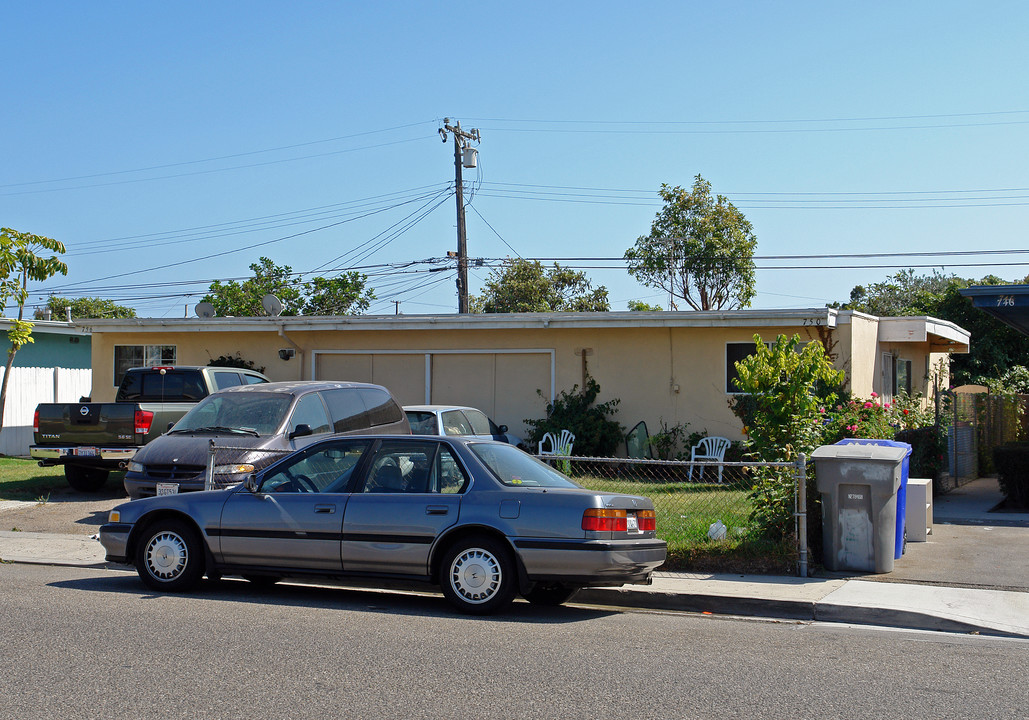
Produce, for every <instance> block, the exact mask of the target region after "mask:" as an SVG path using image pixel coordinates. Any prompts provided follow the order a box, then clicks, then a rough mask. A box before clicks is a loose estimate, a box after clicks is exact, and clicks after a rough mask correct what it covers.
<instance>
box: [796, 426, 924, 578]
mask: <svg viewBox="0 0 1029 720" xmlns="http://www.w3.org/2000/svg"><path fill="white" fill-rule="evenodd" d="M909 452H910V451H909V450H907V449H905V448H899V447H887V446H883V445H823V446H821V447H819V448H818V449H816V450H815V451H814V452H813V453H811V458H812V459H813V460H814V461H815V474H816V476H817V486H818V492H819V493H820V494H821V496H822V550H823V561H824V563H825V567H826V568H827V569H828V570H861V571H865V572H876V573H888V572H892V571H893V561H894V550H895V547H896V534H897V531H896V528H897V491H898V490H899V489H900V484H901V472H902V465H903V462H904V459H905V458H906V457H907V455H908V453H909Z"/></svg>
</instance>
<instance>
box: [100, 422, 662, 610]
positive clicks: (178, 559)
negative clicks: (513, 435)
mask: <svg viewBox="0 0 1029 720" xmlns="http://www.w3.org/2000/svg"><path fill="white" fill-rule="evenodd" d="M655 531H656V527H655V514H654V505H653V503H652V502H651V501H650V500H649V499H648V498H644V497H635V496H631V495H621V494H616V493H605V492H595V491H592V490H586V489H584V488H582V487H580V486H578V485H576V484H575V483H574V482H572V481H571V480H569V479H568V478H567V477H565V476H564V475H562V474H561V473H559V472H557V471H556V470H554V469H552V468H551V467H549V466H548V465H546V464H544V463H541V462H539V461H538V460H536V459H535V458H533V457H531V456H530V455H527V454H526V453H524V452H522V451H521V450H519V449H517V448H516V447H514V446H512V445H508V444H506V443H499V442H492V441H477V440H470V439H466V438H459V437H447V438H442V437H440V438H428V437H411V436H410V435H408V436H375V437H355V436H349V437H335V438H332V439H328V440H323V441H321V442H318V443H315V444H312V445H310V446H308V447H306V448H304V449H303V450H299V451H297V452H295V453H293V454H291V455H288V456H286V457H285V458H283V459H282V460H280V461H279V462H277V463H275V464H274V465H271V466H269V467H268V468H265V469H264V470H262V471H261V472H260V473H257V474H255V475H252V476H250V477H248V478H247V480H246V482H245V483H243V484H242V485H239V486H236V487H234V488H228V489H225V490H212V491H206V492H196V493H186V494H181V495H169V496H163V497H155V498H146V499H142V500H134V501H132V502H127V503H124V504H122V505H119V506H118V507H116V508H115V509H114V510H113V511H112V512H111V515H110V518H109V522H108V523H107V524H106V525H104V526H102V527H101V528H100V542H101V543H103V546H104V548H105V549H106V552H107V559H108V560H109V561H112V562H119V563H126V564H131V565H135V567H136V570H137V572H138V573H139V576H140V578H141V579H142V580H143V582H144V583H145V584H146V585H147V586H149V587H150V588H153V589H155V590H164V591H170V592H173V591H182V590H187V589H189V588H192V587H194V586H195V585H196V584H197V583H198V581H199V580H200V578H201V577H203V576H204V575H205V574H206V575H207V576H209V577H219V576H221V575H242V576H243V577H244V578H247V579H249V580H252V581H254V582H259V583H260V582H275V581H276V580H278V579H279V578H282V577H289V576H302V577H322V578H329V579H331V578H341V577H348V576H349V577H372V578H375V577H378V578H384V579H398V578H402V579H409V580H420V581H425V582H428V583H434V584H437V585H439V586H440V588H441V589H442V591H443V594H444V595H445V596H446V598H447V599H448V600H449V601H450V602H451V603H452V604H453V605H455V606H456V607H457V608H459V609H460V610H462V611H464V612H469V613H476V614H484V613H490V612H495V611H497V610H500V609H502V608H504V607H506V606H507V605H508V604H509V603H510V602H511V601H512V600H513V599H514V597H515V595H516V594H519V593H520V594H521V595H522V596H523V597H525V598H526V599H528V600H529V601H530V602H535V603H540V604H548V605H556V604H560V603H562V602H564V601H566V600H568V599H569V598H570V597H571V596H572V595H573V594H574V593H575V592H576V591H577V590H578V589H579V588H581V587H586V586H620V585H623V584H625V583H647V582H649V581H650V577H651V573H652V572H653V571H654V569H655V568H657V567H658V566H659V565H661V564H662V563H663V562H664V559H665V553H666V545H665V542H664V541H663V540H659V539H657V537H656V532H655Z"/></svg>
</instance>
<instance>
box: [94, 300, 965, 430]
mask: <svg viewBox="0 0 1029 720" xmlns="http://www.w3.org/2000/svg"><path fill="white" fill-rule="evenodd" d="M76 325H77V326H78V327H79V328H80V329H81V331H82V332H88V333H91V334H92V363H93V388H92V398H93V400H94V401H96V402H100V401H110V400H112V399H113V398H114V394H115V390H116V388H117V385H118V382H119V381H120V377H121V374H122V373H123V372H124V371H125V369H127V368H129V367H133V366H138V365H159V364H180V365H206V364H207V363H208V362H209V361H210V360H212V359H214V358H217V357H219V356H222V355H233V356H234V355H238V356H239V357H240V358H241V359H243V360H246V361H252V362H253V363H254V364H255V366H256V367H257V368H259V369H260V368H264V372H265V374H267V375H268V377H270V378H271V379H273V380H297V379H319V380H325V379H333V380H354V381H364V382H374V383H378V384H381V385H385V386H387V387H389V388H390V390H391V391H392V392H393V393H394V394H395V395H396V396H397V398H398V399H399V400H400V401H401V402H402V403H403V404H422V403H446V404H460V405H471V406H474V407H478V408H480V409H482V410H483V411H484V412H486V413H487V414H488V415H489V416H490V417H492V418H493V419H494V420H495V421H496V422H498V423H504V424H506V425H508V426H509V427H510V428H511V431H512V432H514V433H516V434H522V433H524V432H525V429H526V428H525V426H524V424H523V421H524V420H526V419H533V418H541V417H543V416H544V415H545V407H546V402H547V401H550V400H552V399H553V398H554V397H555V396H556V395H557V394H558V393H559V392H561V391H563V390H571V389H572V388H573V387H574V386H576V385H578V386H580V387H581V386H582V384H583V382H584V378H585V377H586V374H587V373H589V375H590V376H592V377H593V378H594V379H596V381H597V382H598V383H599V385H600V388H601V397H600V401H607V400H611V399H614V398H618V399H619V401H620V403H619V405H618V414H617V416H616V419H617V420H618V421H619V422H621V423H622V424H623V425H624V426H625V427H626V429H628V428H631V427H632V426H634V425H635V424H636V423H637V422H639V421H640V420H645V421H646V422H647V425H648V427H649V428H650V429H651V432H655V431H656V430H657V429H659V428H660V427H661V423H662V422H665V423H667V424H668V425H674V424H676V423H688V424H689V429H690V431H695V430H696V431H701V430H706V431H707V432H708V433H710V434H716V435H724V436H726V437H729V438H733V439H740V438H742V427H741V424H740V422H739V421H738V420H737V419H736V418H735V416H733V414H732V413H731V412H730V410H729V407H728V400H729V399H730V397H731V396H732V395H733V393H734V392H736V389H735V387H734V386H733V385H732V376H733V374H734V372H735V368H734V362H735V361H736V360H739V359H740V358H742V357H746V355H748V354H749V353H750V352H752V351H753V347H754V335H755V334H757V335H759V336H760V337H761V339H762V341H766V342H768V341H774V340H775V338H776V337H777V336H778V335H780V334H785V335H787V336H793V335H795V334H796V335H799V336H800V338H801V340H802V342H811V341H819V342H822V343H823V345H825V346H826V347H827V349H828V352H829V353H830V356H831V357H832V358H833V360H834V363H835V364H836V366H837V367H839V368H840V369H842V370H844V371H845V372H846V374H847V379H848V384H849V387H850V389H851V391H852V392H854V393H855V394H857V395H860V396H864V397H867V396H868V395H869V394H870V393H871V392H873V391H875V392H878V393H879V394H880V395H883V396H886V397H889V396H890V395H891V394H893V393H894V392H896V391H897V389H898V388H904V389H906V390H908V391H910V392H920V393H923V394H924V395H929V394H931V392H932V389H933V387H934V386H935V383H936V381H937V377H938V376H939V374H940V373H941V372H943V373H946V368H947V364H948V356H949V353H952V352H968V343H969V333H968V332H966V331H965V330H963V329H962V328H960V327H958V326H956V325H954V324H953V323H949V322H946V321H942V320H937V319H934V318H929V317H899V318H877V317H873V316H870V315H865V314H862V313H859V312H854V311H839V310H834V309H831V308H816V309H799V310H736V311H727V312H720V311H718V312H603V313H511V314H492V315H481V314H469V315H386V316H331V317H321V316H319V317H245V318H243V317H240V318H231V317H229V318H219V317H215V318H206V319H200V318H183V319H164V318H129V319H104V320H81V321H76ZM945 384H946V383H944V385H945Z"/></svg>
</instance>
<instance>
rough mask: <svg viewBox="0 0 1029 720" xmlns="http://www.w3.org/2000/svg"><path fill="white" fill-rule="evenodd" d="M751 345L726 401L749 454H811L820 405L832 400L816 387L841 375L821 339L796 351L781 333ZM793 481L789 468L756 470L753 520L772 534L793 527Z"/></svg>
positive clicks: (795, 341) (772, 458)
mask: <svg viewBox="0 0 1029 720" xmlns="http://www.w3.org/2000/svg"><path fill="white" fill-rule="evenodd" d="M754 343H755V344H756V348H755V352H754V354H753V355H751V356H749V357H747V358H744V359H743V360H741V361H739V362H738V363H736V371H737V373H738V375H739V376H738V378H737V379H736V381H735V382H736V385H737V387H739V389H740V391H741V392H743V393H745V395H741V396H736V397H735V398H734V399H733V401H732V402H731V403H730V404H731V406H732V409H733V412H734V413H736V415H737V417H740V419H742V420H743V422H744V423H745V425H744V428H743V432H744V433H745V434H746V435H747V438H748V443H747V444H748V449H749V450H750V454H751V455H752V456H753V457H754V458H755V459H756V460H761V461H764V462H783V461H789V460H793V459H795V458H796V456H797V455H798V454H799V453H804V454H805V455H810V454H811V451H813V450H814V449H815V448H816V447H818V445H819V444H820V442H821V439H822V416H823V414H824V412H825V407H826V405H827V404H831V403H832V402H833V401H834V400H835V399H836V396H835V394H834V393H833V392H832V391H829V392H828V393H826V394H825V396H822V397H820V396H819V388H826V387H833V386H836V385H838V384H839V383H840V382H842V380H843V373H842V372H841V371H839V370H836V369H834V368H833V366H832V361H831V360H830V359H829V358H828V357H827V356H826V354H825V349H824V348H823V347H822V344H821V343H817V342H810V343H808V344H807V345H805V346H804V348H803V349H802V350H799V351H798V349H797V346H798V345H799V344H800V336H799V335H794V336H793V337H792V338H787V337H786V336H785V335H780V336H779V337H778V338H777V339H776V341H775V343H774V344H772V346H771V347H769V346H766V345H765V344H764V342H762V340H761V336H760V335H755V336H754ZM793 484H794V482H793V473H792V472H777V471H776V470H775V469H765V470H758V472H757V481H756V482H755V484H754V489H753V491H752V498H753V499H754V511H753V518H754V520H755V521H756V522H757V523H758V524H759V525H760V526H761V527H762V528H763V530H764V531H765V533H766V534H767V535H769V536H771V537H775V538H785V537H787V536H788V535H789V533H790V532H791V531H792V519H793Z"/></svg>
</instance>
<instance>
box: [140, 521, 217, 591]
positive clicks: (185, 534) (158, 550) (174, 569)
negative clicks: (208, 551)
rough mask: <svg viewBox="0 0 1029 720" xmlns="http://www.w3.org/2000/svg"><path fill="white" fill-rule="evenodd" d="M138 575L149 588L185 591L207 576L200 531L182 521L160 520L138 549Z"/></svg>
mask: <svg viewBox="0 0 1029 720" xmlns="http://www.w3.org/2000/svg"><path fill="white" fill-rule="evenodd" d="M136 572H137V573H139V577H140V579H141V580H142V581H143V582H144V583H145V584H146V586H147V587H149V588H152V589H154V590H163V591H166V592H181V591H183V590H189V589H190V588H192V587H194V586H195V585H196V584H197V582H199V580H200V578H201V577H203V574H204V549H203V543H202V541H201V540H200V537H199V535H198V534H197V532H196V530H195V529H194V528H193V527H191V526H190V525H188V524H186V523H185V522H183V521H181V520H158V521H157V522H156V523H154V524H153V525H151V526H150V527H148V528H147V529H146V531H145V532H144V534H143V537H142V539H141V540H140V542H139V544H138V545H137V546H136Z"/></svg>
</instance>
